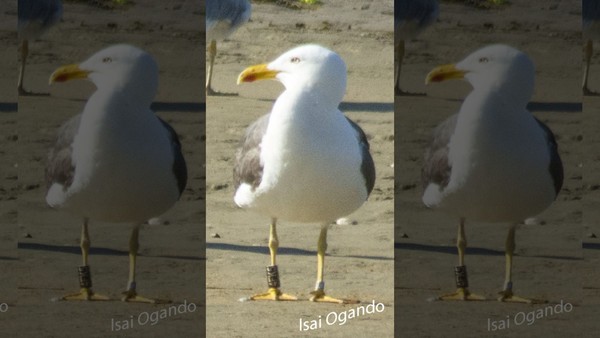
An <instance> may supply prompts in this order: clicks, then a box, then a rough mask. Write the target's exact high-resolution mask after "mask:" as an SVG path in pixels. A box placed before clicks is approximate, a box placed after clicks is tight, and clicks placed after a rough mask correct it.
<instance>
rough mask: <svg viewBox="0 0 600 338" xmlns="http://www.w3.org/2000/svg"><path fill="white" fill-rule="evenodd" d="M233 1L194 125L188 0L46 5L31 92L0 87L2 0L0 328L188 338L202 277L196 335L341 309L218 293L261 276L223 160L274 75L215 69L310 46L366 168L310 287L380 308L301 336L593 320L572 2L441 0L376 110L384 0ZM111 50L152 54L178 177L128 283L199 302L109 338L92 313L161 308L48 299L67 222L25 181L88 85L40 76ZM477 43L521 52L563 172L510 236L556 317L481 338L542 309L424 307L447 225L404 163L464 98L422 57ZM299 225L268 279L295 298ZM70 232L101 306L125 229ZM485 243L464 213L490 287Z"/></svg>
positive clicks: (72, 258) (475, 264)
mask: <svg viewBox="0 0 600 338" xmlns="http://www.w3.org/2000/svg"><path fill="white" fill-rule="evenodd" d="M253 5H254V12H253V16H252V20H251V22H250V23H248V24H247V25H245V26H243V27H242V28H241V29H240V30H239V31H238V32H236V33H235V34H234V35H232V36H231V38H230V39H229V40H227V41H225V42H223V43H220V44H219V54H218V57H217V62H216V66H215V76H214V82H213V84H214V88H215V89H217V90H219V91H222V92H226V93H237V94H239V95H238V96H226V97H209V98H208V99H207V102H206V106H207V107H208V108H206V119H207V124H206V128H207V130H206V135H205V134H204V128H205V124H204V122H203V121H204V110H205V105H204V102H205V98H204V91H203V86H204V70H205V64H204V58H205V53H204V24H203V23H202V18H203V15H204V10H203V7H204V2H203V1H192V0H172V1H167V2H165V1H159V0H144V1H137V2H136V4H135V5H134V6H132V7H129V8H126V9H117V10H103V9H99V8H97V7H93V6H90V5H87V4H74V3H66V4H65V5H64V9H65V14H64V16H63V20H62V22H61V23H60V24H59V25H58V26H57V27H55V28H54V29H52V30H51V31H49V32H48V33H47V34H45V35H44V36H43V37H42V38H41V39H39V41H35V42H33V43H32V44H31V45H30V51H31V55H30V58H29V63H28V68H27V73H26V79H25V86H26V88H27V89H29V90H32V91H34V92H40V93H49V94H50V95H49V96H33V97H20V98H17V96H16V90H15V83H16V79H17V66H18V61H17V58H16V56H15V54H16V46H17V37H16V33H15V32H14V27H16V2H14V1H11V2H7V3H6V4H3V7H2V11H0V41H1V42H2V43H3V45H5V46H7V47H6V48H4V49H3V50H1V51H0V59H1V60H3V64H2V66H1V67H0V86H1V88H2V90H0V135H1V137H2V138H1V140H2V141H1V142H0V156H2V158H3V161H2V163H1V164H0V165H1V166H2V169H1V174H2V175H1V180H2V181H1V182H2V183H1V185H0V226H1V229H2V230H1V232H0V262H1V264H2V265H3V266H4V269H5V273H4V274H3V275H4V276H3V278H2V282H1V283H0V303H7V304H8V306H9V309H8V311H7V312H6V313H0V323H1V325H2V331H3V332H11V334H18V336H19V337H28V336H31V337H73V336H79V335H80V334H81V333H85V334H86V336H90V337H106V336H109V335H111V334H115V335H121V336H131V337H138V336H156V337H164V336H166V335H170V334H171V335H173V336H176V337H196V336H202V335H203V332H204V321H203V318H204V313H203V310H204V308H203V307H202V306H201V304H202V303H203V302H204V292H203V289H202V287H203V285H204V283H205V285H206V298H207V303H208V304H207V313H206V330H207V331H206V332H207V336H209V337H253V336H303V334H302V333H301V332H299V331H298V320H299V319H300V318H302V319H304V320H312V319H316V318H318V316H319V315H321V316H323V317H324V316H326V315H327V314H328V313H330V312H332V311H333V312H336V313H340V312H343V311H347V310H349V309H352V308H355V307H356V305H345V306H339V305H327V304H312V303H310V302H307V301H302V302H297V303H271V302H269V303H263V302H261V303H255V302H246V303H240V302H238V301H237V299H238V298H240V297H243V296H248V295H251V294H253V293H256V292H262V291H263V290H264V288H265V286H266V285H265V284H266V283H265V276H264V267H265V265H266V264H267V263H268V259H269V258H268V249H267V241H268V219H266V218H265V217H263V216H260V215H257V214H253V213H251V212H245V211H242V210H238V209H236V208H235V207H234V205H233V202H232V195H233V186H232V181H231V168H232V163H233V162H232V161H233V154H234V151H235V148H236V146H237V142H238V140H239V138H240V137H241V135H242V133H243V130H244V128H245V127H246V126H247V125H248V124H249V123H251V121H253V120H255V119H256V118H258V117H259V116H261V115H262V114H264V113H266V112H268V111H269V109H270V107H271V105H272V102H273V100H274V99H275V98H276V97H277V95H278V94H279V93H280V92H281V91H282V86H281V85H280V84H278V83H276V82H259V83H254V84H247V85H243V86H236V85H235V78H236V77H237V74H238V73H239V72H240V71H241V70H242V69H244V68H245V67H246V66H248V65H252V64H256V63H262V62H266V61H270V60H272V59H274V58H275V57H277V56H278V55H280V54H281V53H282V52H284V51H286V50H288V49H290V48H292V47H294V46H296V45H298V44H301V43H306V42H316V43H320V44H323V45H325V46H328V47H330V48H332V49H334V50H336V51H337V52H339V53H340V54H341V55H342V57H343V58H344V59H345V60H346V62H347V64H348V69H349V75H348V76H349V77H348V79H349V80H348V90H347V94H346V97H345V98H344V102H343V103H342V106H341V108H342V110H343V111H345V112H346V113H347V115H348V116H349V117H351V118H352V119H354V120H355V121H357V122H358V123H359V124H360V125H361V126H362V127H363V129H364V130H365V131H366V132H367V134H368V135H369V137H370V142H371V149H372V152H373V155H374V157H375V162H376V165H377V175H378V179H377V182H376V186H375V190H374V192H373V194H372V196H371V198H370V200H369V202H368V203H366V204H365V205H364V206H363V207H362V208H360V209H359V210H358V211H357V212H356V213H354V214H353V215H351V216H350V218H351V219H353V220H356V221H357V224H356V225H348V226H337V225H334V226H333V227H332V228H331V230H330V232H329V250H328V257H327V258H326V270H325V273H326V275H325V278H326V281H327V291H328V292H329V293H330V294H331V295H333V296H339V297H350V298H358V299H361V300H362V301H364V302H366V303H369V302H370V301H372V300H375V301H376V302H381V303H383V304H385V311H384V312H383V313H380V314H376V315H371V316H368V317H361V318H358V319H353V320H349V321H348V322H347V323H346V324H345V325H343V326H332V327H324V328H323V329H321V330H318V331H316V332H311V336H332V337H346V336H351V335H354V336H358V337H361V336H374V337H391V336H393V333H392V332H393V331H394V319H395V332H396V336H415V337H458V336H461V337H462V336H467V337H481V336H515V337H516V336H519V337H520V336H527V337H529V336H549V337H554V336H572V335H575V334H582V335H583V334H585V333H591V332H596V331H597V327H598V326H597V324H596V323H597V319H598V313H599V312H600V302H599V301H598V300H599V299H600V297H599V296H600V292H599V291H598V290H600V285H599V284H600V283H599V282H598V280H600V278H599V277H600V276H599V275H598V268H597V267H598V264H599V263H600V254H599V253H598V252H599V251H598V249H599V248H600V240H599V239H598V236H600V226H599V225H598V219H600V211H599V210H600V209H599V208H598V207H597V206H598V203H600V189H598V185H599V182H600V174H599V172H600V171H599V169H600V156H599V155H598V154H597V148H598V144H599V143H600V137H598V133H597V129H598V125H599V123H600V120H599V119H600V118H599V117H598V114H595V113H596V112H597V110H598V109H600V98H598V97H585V98H582V96H581V90H580V86H581V74H582V72H581V70H582V69H581V65H582V60H581V55H582V54H581V32H580V30H581V19H580V18H581V7H580V6H581V5H580V1H576V0H568V1H560V0H513V1H512V2H511V5H509V6H507V7H504V8H500V9H494V10H478V9H475V8H472V7H468V6H465V5H462V4H448V3H446V2H444V3H442V5H441V14H440V18H439V19H438V21H437V22H436V23H435V24H434V25H433V26H432V27H430V29H429V30H427V31H425V32H424V33H423V34H422V35H420V36H419V37H418V38H417V39H415V40H414V41H411V42H409V43H407V55H406V58H405V62H404V66H403V77H402V82H401V83H402V88H403V89H405V90H408V91H411V92H424V93H427V96H425V97H397V98H395V103H396V114H395V118H394V114H393V113H392V111H393V108H394V105H393V98H392V95H393V94H392V93H393V90H392V88H393V80H392V79H393V76H392V74H393V71H392V69H393V58H392V56H393V52H394V50H393V43H392V42H393V28H392V23H393V18H392V14H393V5H392V4H391V1H387V0H386V1H375V0H349V1H341V0H335V1H334V0H331V1H329V0H328V1H324V5H323V6H321V7H320V8H319V9H317V10H291V9H286V8H284V7H282V6H276V5H273V4H263V3H253ZM117 42H128V43H132V44H135V45H137V46H139V47H142V48H144V49H146V50H147V51H149V52H150V53H152V54H153V55H154V56H155V57H156V58H157V61H158V63H159V65H160V69H161V73H160V90H159V94H158V96H157V98H156V100H155V105H154V110H155V111H157V112H158V114H159V115H160V116H161V117H163V118H165V119H166V120H167V121H168V122H169V123H171V124H172V125H173V127H174V128H175V129H176V130H177V131H178V133H179V134H180V138H181V140H182V143H183V148H184V152H185V156H186V159H187V162H188V170H189V180H188V187H187V189H186V191H185V193H184V195H183V196H182V199H181V201H180V202H179V203H177V204H176V205H175V207H174V208H173V209H172V210H170V211H169V212H168V213H167V214H165V215H163V216H162V217H161V219H163V220H164V221H166V222H168V223H169V224H168V225H165V224H163V225H152V226H151V225H145V226H144V227H143V229H142V231H141V239H140V244H141V249H140V254H141V255H140V256H141V257H140V259H139V261H138V285H139V291H140V293H141V294H143V295H146V296H151V297H157V298H169V299H171V300H173V301H174V302H175V303H174V304H175V305H179V304H181V302H184V301H186V302H187V303H188V304H189V303H192V302H193V303H195V304H198V306H199V307H198V308H197V310H196V311H195V312H193V313H183V314H178V315H176V316H173V317H170V318H168V319H164V320H160V321H159V322H158V323H157V324H156V325H150V324H146V325H143V326H142V325H138V324H137V323H135V327H134V329H130V330H127V331H125V332H112V331H111V320H112V319H114V320H127V319H130V318H134V320H135V319H137V318H138V316H140V315H141V314H142V313H152V312H156V311H160V310H161V309H164V308H166V307H167V305H144V304H125V303H122V302H119V301H114V302H106V303H74V302H52V301H51V299H52V298H54V297H58V296H61V295H63V294H65V293H70V292H73V291H75V290H76V289H77V287H78V285H77V274H76V267H77V266H78V265H79V264H80V261H81V258H80V253H79V252H80V251H79V235H80V226H81V221H80V220H79V219H77V218H75V217H72V216H70V215H68V214H66V213H63V212H60V211H53V210H50V209H48V208H47V207H46V206H45V204H44V194H45V187H44V182H43V168H44V165H45V159H46V153H47V149H48V148H49V147H50V146H51V144H52V142H53V139H54V137H55V133H56V129H57V128H58V126H59V125H60V124H61V123H62V122H63V121H64V120H66V119H67V118H69V117H70V116H72V115H74V114H76V113H78V112H80V111H81V110H82V109H83V106H84V104H85V101H86V100H87V98H88V97H89V95H90V94H91V93H92V92H93V90H94V87H93V85H92V84H91V83H87V82H83V81H78V82H72V83H66V84H60V85H54V86H52V87H48V85H47V79H48V76H49V74H50V73H51V72H52V71H53V70H54V69H56V68H57V67H58V66H61V65H64V64H68V63H73V62H80V61H83V60H85V59H86V58H87V57H88V56H90V55H91V54H93V53H94V52H96V51H98V50H100V49H101V48H103V47H106V46H108V45H110V44H113V43H117ZM496 42H502V43H507V44H510V45H513V46H515V47H517V48H519V49H522V50H523V51H525V52H527V53H528V54H529V55H530V56H531V57H532V58H533V60H534V62H535V63H536V69H537V71H536V76H537V77H536V91H535V94H534V97H533V99H532V104H531V106H530V109H531V111H532V112H533V113H534V114H535V115H536V116H537V117H538V118H540V119H542V121H544V122H545V123H547V124H548V125H549V126H550V127H551V128H552V129H553V131H554V133H555V135H556V137H557V140H558V142H559V151H560V153H561V156H562V160H563V164H564V167H565V182H564V185H563V190H562V191H561V193H560V195H559V197H558V199H557V201H556V202H555V203H554V204H553V205H552V206H551V207H550V208H549V209H548V210H547V211H546V212H544V213H543V214H542V215H540V216H539V217H538V220H539V224H537V225H522V226H520V228H519V230H518V231H517V251H516V257H515V261H514V283H515V291H516V292H518V293H519V294H520V295H523V296H530V297H535V298H544V299H547V300H549V301H550V302H551V303H550V304H552V305H554V304H555V303H559V302H560V301H563V303H564V302H568V303H571V304H573V310H572V311H571V312H570V313H564V314H559V315H555V316H549V317H545V318H542V319H538V320H536V321H535V322H534V323H533V324H532V325H526V324H523V325H520V326H511V328H510V329H509V330H504V331H501V332H496V333H493V332H489V331H488V328H487V321H488V319H490V320H501V319H505V318H506V317H507V316H509V317H511V318H514V317H515V315H517V314H518V313H521V312H525V313H527V312H531V311H534V310H536V309H539V308H543V307H544V305H533V306H529V305H522V304H501V303H498V302H495V301H490V302H482V303H454V302H452V303H444V302H428V301H427V299H428V298H431V297H433V296H437V295H439V294H441V293H445V292H448V291H451V290H453V289H454V282H453V278H454V276H453V272H452V269H453V266H454V265H455V264H456V260H457V259H456V249H455V240H456V237H455V236H456V226H457V220H455V219H453V218H452V217H449V216H447V215H445V214H443V213H440V212H435V211H431V210H427V209H426V208H424V207H423V206H422V203H421V201H420V199H421V194H422V189H421V187H420V167H421V163H422V156H423V151H424V149H425V147H426V145H427V141H428V139H429V136H430V133H431V130H432V128H433V127H434V126H435V125H437V124H438V123H439V122H440V121H442V120H443V119H444V118H446V117H447V116H449V115H450V114H452V113H454V112H456V111H457V110H458V109H459V107H460V104H461V100H462V99H463V98H464V97H465V95H466V94H467V93H468V92H469V90H470V88H469V85H468V84H467V83H464V82H456V81H454V82H449V83H442V84H436V85H431V86H428V87H425V86H424V85H423V79H424V77H425V75H426V74H427V72H428V71H429V70H430V69H431V68H433V67H434V66H437V65H439V64H444V63H448V62H457V61H459V60H461V59H462V58H463V57H465V56H466V55H468V54H469V53H470V52H472V51H474V50H476V49H478V48H480V47H481V46H483V45H486V44H489V43H496ZM593 61H594V63H595V65H594V66H593V67H592V70H591V78H590V87H591V88H592V89H595V90H597V91H600V80H599V79H600V76H598V74H600V67H598V64H600V53H597V54H596V56H595V57H594V59H593ZM582 101H583V112H582ZM17 102H18V106H19V114H18V115H17V113H16V110H17ZM394 123H395V130H394ZM205 138H207V139H208V142H207V143H205ZM394 143H395V145H396V147H395V151H396V152H395V156H394V155H392V154H394V152H393V150H394ZM205 147H206V158H207V160H206V176H205V174H204V170H205V169H204V168H205V166H204V163H205V160H204V158H205V155H204V150H205ZM394 157H395V160H396V165H395V168H393V167H391V164H392V163H394ZM17 163H18V165H17ZM394 171H395V173H394ZM394 179H396V181H395V183H394ZM205 185H206V186H207V187H208V188H207V191H206V194H205V192H204V187H205ZM394 188H396V192H397V194H396V195H395V198H396V201H395V202H396V209H395V215H394V205H393V203H394ZM205 195H206V208H207V215H206V217H207V219H206V222H205V220H204V217H205V214H204V198H205ZM394 219H395V222H394ZM205 223H206V229H204V228H202V225H203V224H205ZM393 223H395V226H394V227H392V224H393ZM15 224H17V225H15ZM318 231H319V230H318V226H317V225H302V224H290V223H286V222H282V224H281V225H280V226H279V236H280V241H281V248H280V254H279V257H278V258H279V259H278V260H279V265H280V269H281V279H282V284H283V289H284V291H286V292H289V293H292V294H295V295H298V296H300V297H301V298H304V299H305V298H307V297H308V292H309V291H310V290H311V289H312V288H313V285H314V279H315V274H316V271H315V270H316V259H315V256H316V241H317V236H318ZM394 231H395V235H396V238H395V253H393V252H392V239H393V238H394ZM90 232H91V234H90V235H91V240H92V247H93V249H92V254H91V257H90V264H91V266H92V274H93V277H94V289H95V290H96V291H98V292H100V293H104V294H108V295H111V296H113V297H115V298H117V297H118V296H119V294H120V292H121V291H122V290H123V289H124V287H125V284H126V279H127V266H128V263H127V262H128V258H127V241H128V237H129V233H130V228H129V227H128V226H126V227H123V226H121V225H118V224H103V223H98V222H94V223H92V225H91V228H90ZM213 234H219V236H220V238H212V235H213ZM404 235H406V236H404ZM594 235H595V237H594ZM505 236H506V227H505V226H499V225H495V224H475V223H469V224H468V225H467V238H468V241H469V249H468V251H467V256H466V261H467V265H468V266H469V277H470V283H471V289H472V291H474V292H478V293H482V294H485V295H487V296H488V297H490V298H494V297H495V294H496V292H497V291H499V290H500V288H501V286H502V282H503V278H504V254H503V252H504V239H505ZM205 237H206V244H204V243H205ZM17 242H18V246H19V248H18V250H17ZM582 242H583V248H584V249H583V250H582ZM205 246H206V248H207V251H206V256H207V260H206V262H205V261H204V259H203V257H204V249H203V248H204V247H205ZM394 255H395V257H396V259H395V262H394ZM205 263H206V276H205V275H204V272H205V265H204V264H205ZM394 263H395V269H394V268H393V266H392V264H394ZM394 272H395V273H394ZM394 277H395V281H394V280H393V279H394ZM392 285H395V289H392ZM15 290H16V291H15Z"/></svg>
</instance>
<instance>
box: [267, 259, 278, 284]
mask: <svg viewBox="0 0 600 338" xmlns="http://www.w3.org/2000/svg"><path fill="white" fill-rule="evenodd" d="M267 285H268V286H269V288H278V287H280V286H281V284H280V283H279V270H278V269H277V265H269V266H267Z"/></svg>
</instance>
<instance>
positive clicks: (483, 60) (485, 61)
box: [479, 57, 490, 63]
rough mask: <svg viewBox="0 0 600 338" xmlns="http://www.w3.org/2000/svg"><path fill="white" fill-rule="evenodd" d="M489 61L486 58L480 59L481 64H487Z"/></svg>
mask: <svg viewBox="0 0 600 338" xmlns="http://www.w3.org/2000/svg"><path fill="white" fill-rule="evenodd" d="M488 61H490V60H489V59H488V58H486V57H482V58H479V63H487V62H488Z"/></svg>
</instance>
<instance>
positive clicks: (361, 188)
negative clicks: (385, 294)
mask: <svg viewBox="0 0 600 338" xmlns="http://www.w3.org/2000/svg"><path fill="white" fill-rule="evenodd" d="M263 79H276V80H278V81H280V82H281V83H282V84H283V85H284V86H285V91H284V92H283V93H282V94H281V95H280V96H279V97H278V98H277V100H276V101H275V103H274V105H273V109H272V110H271V113H270V114H267V115H264V116H263V117H261V118H259V119H258V120H257V121H256V122H254V123H253V124H251V125H250V127H248V129H247V130H246V135H245V137H244V138H243V139H242V142H241V148H240V149H238V151H237V153H236V159H235V168H234V171H233V174H234V175H233V176H234V183H235V189H236V191H235V197H234V201H235V204H236V205H237V206H239V207H241V208H245V209H251V210H255V211H257V212H259V213H261V214H263V215H265V216H268V217H270V218H271V224H270V235H269V249H270V253H271V265H270V266H268V267H267V280H268V286H269V290H268V291H267V292H266V293H263V294H258V295H254V296H252V297H250V299H251V300H296V299H297V298H296V297H294V296H291V295H288V294H285V293H282V292H281V291H280V289H279V287H280V282H279V274H278V269H277V262H276V256H277V248H278V247H279V239H278V236H277V229H276V226H277V221H278V220H280V219H282V220H287V221H291V222H302V223H320V224H321V233H320V235H319V239H318V245H317V248H318V251H317V282H316V286H315V290H314V291H313V292H312V296H311V298H310V300H311V301H315V302H333V303H349V302H353V301H351V300H344V299H337V298H333V297H330V296H328V295H326V294H325V282H324V279H323V270H324V260H325V251H326V249H327V229H328V226H329V224H330V223H332V222H333V221H335V220H336V219H337V218H339V217H341V216H345V215H348V214H349V213H351V212H353V211H354V210H356V209H358V208H359V207H360V206H361V205H362V204H363V203H364V202H365V201H366V200H367V197H368V196H369V194H370V193H371V191H372V190H373V186H374V183H375V165H374V163H373V159H372V157H371V155H370V153H369V143H368V141H367V137H366V135H365V133H364V132H363V131H362V129H361V128H360V127H359V126H358V125H357V124H356V123H354V122H353V121H351V120H350V119H348V118H347V117H345V116H344V114H343V113H342V112H341V111H340V110H339V109H338V106H339V104H340V102H341V101H342V98H343V97H344V93H345V91H346V65H345V63H344V61H343V60H342V58H341V57H340V56H339V55H338V54H336V53H334V52H332V51H330V50H328V49H326V48H324V47H321V46H318V45H303V46H299V47H296V48H294V49H292V50H290V51H288V52H286V53H284V54H283V55H281V56H279V57H278V58H277V59H275V60H274V61H273V62H271V63H269V64H261V65H256V66H251V67H248V68H246V69H245V70H244V71H243V72H242V73H241V74H240V75H239V77H238V84H239V83H242V82H253V81H256V80H263Z"/></svg>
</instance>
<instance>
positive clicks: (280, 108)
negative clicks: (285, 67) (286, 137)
mask: <svg viewBox="0 0 600 338" xmlns="http://www.w3.org/2000/svg"><path fill="white" fill-rule="evenodd" d="M339 104H340V102H339V101H337V100H336V99H332V98H331V97H330V96H328V95H326V93H324V92H323V91H319V90H307V89H286V90H285V91H284V92H283V93H282V94H281V95H280V96H279V97H278V98H277V100H276V101H275V104H274V105H273V111H272V115H273V116H272V119H273V118H274V119H275V121H277V122H279V123H283V124H293V125H295V126H298V127H307V126H313V127H314V126H319V125H322V126H327V125H329V124H330V123H333V122H334V121H335V120H336V119H337V118H338V116H337V115H339V114H341V113H340V112H339V110H338V106H339ZM290 127H292V126H290Z"/></svg>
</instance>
